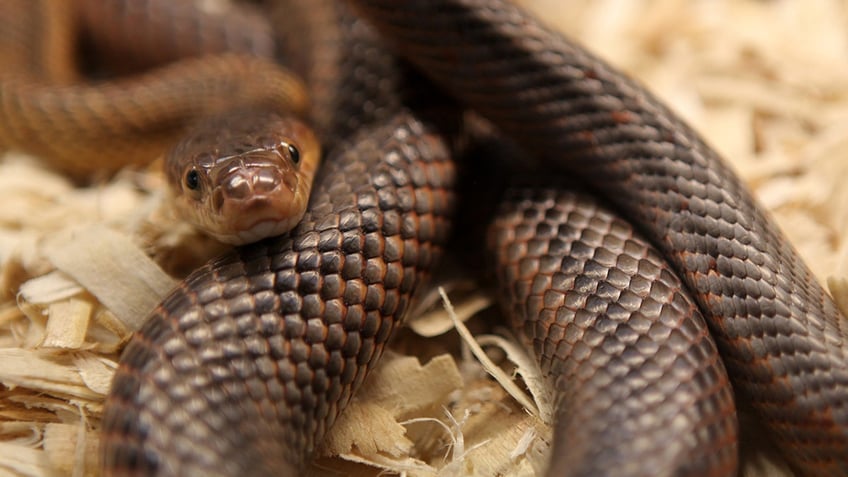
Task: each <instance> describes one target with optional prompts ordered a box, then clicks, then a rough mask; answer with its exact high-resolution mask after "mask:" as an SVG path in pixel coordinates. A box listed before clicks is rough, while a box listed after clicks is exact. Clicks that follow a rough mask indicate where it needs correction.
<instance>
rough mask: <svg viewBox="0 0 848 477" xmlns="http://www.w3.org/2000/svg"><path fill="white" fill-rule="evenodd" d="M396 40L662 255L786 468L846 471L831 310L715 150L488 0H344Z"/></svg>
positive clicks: (588, 57) (519, 14) (522, 17)
mask: <svg viewBox="0 0 848 477" xmlns="http://www.w3.org/2000/svg"><path fill="white" fill-rule="evenodd" d="M351 3H353V4H355V5H356V7H357V9H358V10H359V11H360V12H361V13H363V14H364V15H365V16H367V17H368V18H369V19H371V20H372V21H373V22H374V24H375V26H376V27H377V29H378V30H380V31H381V33H383V34H384V35H385V36H386V37H387V38H388V39H389V40H390V41H391V42H392V43H393V44H394V45H395V46H396V47H397V48H398V51H400V52H401V53H402V54H403V55H405V56H406V57H407V58H409V59H410V60H411V61H412V62H414V63H415V64H416V65H417V66H419V67H420V69H421V71H422V72H425V73H426V74H428V75H429V76H430V77H431V78H432V79H434V80H435V81H436V82H437V83H438V84H440V85H441V86H443V87H444V88H445V89H446V90H447V91H449V92H451V93H452V94H453V95H454V96H456V97H457V98H458V99H460V100H461V101H463V102H465V103H466V104H468V105H470V106H471V107H473V108H474V109H476V110H477V111H479V112H480V113H481V114H482V115H483V116H485V117H487V118H488V119H489V120H491V121H492V122H494V123H495V124H497V125H498V126H499V127H500V129H501V130H503V131H504V132H505V133H507V134H509V135H511V136H512V137H514V138H515V139H516V140H517V141H518V142H519V143H520V144H521V145H522V146H524V147H525V148H527V149H528V150H530V151H533V152H535V154H536V155H537V156H538V157H539V158H540V159H544V160H546V161H547V164H549V166H550V167H554V168H558V169H567V170H570V171H572V172H575V173H577V174H578V175H580V176H581V177H582V179H583V180H584V181H585V182H587V183H589V184H591V185H592V187H593V188H595V189H596V190H598V191H599V192H601V193H602V194H603V195H605V196H606V197H608V199H609V200H610V201H611V202H613V203H614V204H615V205H616V206H617V207H618V208H619V209H620V210H621V211H622V212H624V213H625V215H626V216H627V217H628V219H630V220H632V221H633V223H634V224H635V225H636V226H637V228H638V229H640V230H641V231H642V233H643V234H644V235H645V236H646V238H648V239H649V240H650V241H651V242H652V243H653V244H654V245H655V246H657V247H658V249H659V250H660V251H661V252H662V253H663V254H664V255H665V256H666V257H667V258H668V259H669V260H670V262H671V264H672V265H673V267H674V268H675V270H676V271H677V272H678V273H679V274H680V276H681V278H682V279H683V280H684V282H685V283H686V285H687V286H688V288H689V289H690V290H692V291H693V294H694V297H695V299H696V300H697V302H698V304H699V306H700V308H701V309H702V311H703V313H704V316H705V318H706V320H707V323H708V325H709V326H710V328H711V331H712V332H713V334H714V336H715V339H716V341H717V344H718V346H719V349H720V351H721V354H722V358H723V360H724V362H725V365H726V366H727V369H728V372H729V374H730V377H731V380H732V382H733V384H734V388H735V390H736V391H737V393H738V394H739V396H740V397H741V398H743V399H744V400H746V401H747V402H749V403H750V404H751V405H752V407H753V409H754V410H755V411H756V412H757V413H758V415H759V417H760V418H761V420H762V421H763V423H764V424H765V425H766V426H767V428H768V431H769V432H768V435H769V437H770V438H773V439H774V440H775V442H776V444H778V446H779V447H780V448H781V450H782V451H783V452H782V454H783V455H784V456H785V457H786V458H787V459H788V460H789V461H790V464H791V465H792V467H794V469H795V470H796V471H798V472H799V473H800V474H804V475H814V474H815V475H848V404H846V403H848V342H847V341H848V340H847V339H846V325H845V319H844V317H843V316H842V315H841V314H840V313H839V312H838V310H837V309H836V306H835V305H834V302H833V300H832V299H831V298H830V297H829V296H828V295H827V293H826V292H825V291H824V290H823V289H822V287H821V286H820V285H819V284H818V282H817V281H816V279H815V278H814V277H813V275H812V274H811V273H810V271H809V269H808V268H807V267H806V265H805V264H804V263H803V261H802V260H801V259H800V257H799V256H798V254H797V253H796V252H795V250H794V249H793V248H792V246H791V245H790V244H789V242H788V241H787V240H786V239H785V238H784V237H783V235H782V234H781V233H780V231H779V230H778V229H777V227H776V226H775V225H774V223H773V222H772V221H771V220H770V219H769V217H768V216H767V215H766V214H765V213H763V212H762V210H761V208H760V207H759V206H758V205H757V204H756V202H755V201H754V199H753V198H752V197H751V195H750V194H749V192H748V191H747V190H746V189H745V188H744V186H743V185H742V184H741V182H740V181H739V179H738V178H737V177H736V176H735V175H734V173H733V172H732V171H731V170H730V169H729V168H728V167H727V166H726V165H725V164H724V162H723V161H722V160H721V159H720V158H719V157H718V156H717V155H716V154H715V153H714V152H713V151H712V150H711V149H710V148H709V147H708V146H707V145H705V144H704V143H703V141H702V140H701V139H700V138H699V137H698V136H697V134H696V133H694V132H693V131H692V130H691V129H690V128H689V127H687V126H686V125H685V124H683V123H682V122H681V121H680V120H679V119H677V117H676V116H675V115H674V114H673V113H671V112H670V111H669V110H668V109H667V108H666V107H665V106H663V105H662V104H661V103H659V102H658V101H657V100H656V99H655V98H654V97H653V96H652V95H651V94H650V93H648V92H647V91H646V90H645V89H644V88H642V87H641V86H639V85H638V84H636V83H635V82H633V81H631V80H630V79H628V78H626V77H625V76H624V75H622V74H621V73H620V72H618V71H616V70H614V69H613V68H611V67H610V66H608V65H607V64H606V63H604V62H603V61H601V60H599V59H598V58H596V57H595V56H593V55H592V54H590V53H588V52H587V51H586V50H585V49H583V48H582V47H581V46H579V45H576V44H574V43H572V42H571V41H569V40H567V39H564V38H563V37H562V36H560V35H559V34H557V33H555V32H553V31H551V30H549V29H546V28H545V27H543V26H541V25H540V23H539V22H538V21H537V20H536V19H534V18H532V17H531V16H529V15H528V14H527V13H525V12H524V11H522V10H521V9H519V8H517V7H516V6H514V5H512V4H511V3H509V2H507V1H504V0H408V1H405V2H394V1H390V0H356V1H353V2H351Z"/></svg>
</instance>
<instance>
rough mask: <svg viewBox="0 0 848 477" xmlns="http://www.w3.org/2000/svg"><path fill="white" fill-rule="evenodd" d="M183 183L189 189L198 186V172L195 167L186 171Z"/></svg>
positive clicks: (194, 188)
mask: <svg viewBox="0 0 848 477" xmlns="http://www.w3.org/2000/svg"><path fill="white" fill-rule="evenodd" d="M185 185H186V187H188V188H189V189H191V190H197V189H199V188H200V173H199V172H197V169H192V170H190V171H188V172H187V173H186V176H185Z"/></svg>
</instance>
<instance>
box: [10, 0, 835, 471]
mask: <svg viewBox="0 0 848 477" xmlns="http://www.w3.org/2000/svg"><path fill="white" fill-rule="evenodd" d="M523 3H525V4H527V5H528V6H531V7H532V8H534V9H536V10H538V11H540V12H544V13H543V15H542V17H543V18H544V19H545V21H547V22H549V23H551V24H553V25H555V26H556V27H558V28H561V29H563V30H564V31H566V32H568V34H569V35H572V36H574V37H577V38H579V39H580V40H581V41H583V42H584V44H587V45H590V46H591V48H592V49H593V50H594V51H596V52H598V53H599V54H600V55H601V56H603V57H604V58H606V59H608V60H609V61H610V62H612V63H613V64H615V65H617V66H619V67H620V68H622V69H624V70H625V71H627V72H629V73H631V74H632V75H634V76H636V77H637V78H639V79H640V80H641V81H642V82H644V83H645V84H647V85H648V86H649V87H650V89H651V90H652V91H654V92H656V93H657V94H658V95H659V96H660V97H661V98H663V99H664V100H666V101H667V102H668V103H670V104H671V105H672V106H673V108H674V109H676V110H677V111H678V112H679V113H680V114H681V115H682V116H683V117H684V118H686V119H687V120H688V121H690V122H691V123H692V124H693V125H694V126H695V128H696V129H697V130H699V131H700V132H701V133H702V134H703V135H704V137H705V138H706V139H707V141H708V142H709V143H711V144H712V145H714V146H715V147H716V148H717V149H718V150H719V151H720V152H721V153H722V154H723V155H724V156H725V157H726V158H727V159H728V160H729V161H731V163H732V164H733V166H734V167H735V168H736V170H737V171H738V172H739V174H740V175H741V176H742V177H743V178H744V179H745V180H746V182H747V183H748V184H749V185H750V186H751V188H752V189H753V190H754V192H755V195H756V196H757V197H758V198H759V200H760V202H761V203H762V204H763V205H764V206H765V207H766V208H767V209H768V210H769V211H770V212H771V214H772V216H773V218H774V220H775V221H777V223H778V224H779V225H780V227H781V228H782V229H783V230H784V231H785V232H786V234H787V235H788V237H789V238H790V240H791V241H792V242H793V243H794V244H795V246H796V247H797V249H798V250H799V251H800V253H801V255H802V256H803V257H804V258H805V259H806V260H807V263H808V264H809V265H810V266H811V268H812V269H813V271H814V272H815V274H816V276H817V277H818V278H819V280H821V281H822V282H823V283H826V284H827V285H828V286H829V288H830V290H831V292H832V293H833V294H834V296H835V297H836V299H837V301H838V302H840V303H842V304H843V308H845V307H844V303H846V302H848V292H846V285H845V283H846V282H845V277H846V265H848V243H846V241H845V240H844V239H843V237H845V236H846V233H845V229H846V222H848V207H846V205H848V190H846V188H844V187H843V184H842V182H843V178H845V177H846V174H848V2H845V1H839V0H819V1H816V2H795V1H771V2H765V1H750V0H710V1H690V0H653V1H648V0H569V1H567V2H562V1H559V0H532V1H531V0H524V1H523ZM161 186H162V181H161V177H160V175H159V174H158V172H157V170H156V168H155V167H151V169H150V170H149V171H125V172H122V173H120V174H118V175H117V176H115V177H114V178H111V179H109V180H108V181H100V182H98V183H97V184H96V185H94V186H90V187H86V188H79V187H75V186H73V185H72V184H71V183H70V182H69V181H68V180H66V179H65V178H63V177H61V176H59V175H57V174H55V173H53V172H51V171H49V170H45V169H44V168H43V167H41V166H39V164H38V162H37V161H36V160H34V159H32V158H29V157H25V156H22V155H20V154H15V153H8V154H7V155H6V156H5V157H4V158H2V160H0V190H2V191H3V194H2V196H0V475H26V476H53V475H73V476H82V475H94V474H96V470H95V469H96V460H97V452H96V449H97V445H98V436H97V429H98V425H99V419H100V416H101V413H102V409H103V399H104V397H105V395H106V393H107V390H108V386H109V383H110V380H111V376H112V373H113V372H114V369H115V367H116V359H117V353H118V351H119V350H120V348H121V346H122V345H123V344H125V343H126V341H127V339H128V337H129V335H130V333H131V332H132V331H133V330H135V329H137V328H138V326H139V325H140V323H141V321H142V320H143V319H144V317H145V316H146V315H147V313H148V311H149V310H150V309H151V308H152V306H153V305H154V304H155V303H157V302H158V301H159V300H160V299H161V298H162V296H163V295H164V294H166V293H167V292H168V290H169V289H170V288H171V287H172V286H173V285H174V283H176V281H175V280H176V278H175V277H179V276H182V275H183V274H185V273H186V272H187V271H188V270H190V269H191V268H192V267H194V266H197V265H198V264H200V263H203V262H204V261H205V260H206V259H208V258H209V257H211V256H213V255H215V254H217V253H219V252H220V251H221V247H220V246H218V245H216V244H214V243H213V242H211V241H210V240H207V239H205V238H203V237H202V236H198V235H197V234H196V233H194V231H192V230H191V229H189V228H188V227H186V226H183V225H179V224H176V223H175V222H174V219H173V217H171V216H170V214H169V213H168V212H167V209H166V208H164V207H163V199H162V193H161ZM441 284H443V285H446V287H447V288H448V295H449V296H455V297H457V304H456V305H457V308H458V312H459V314H460V315H462V316H463V317H464V316H466V315H469V314H471V312H473V311H476V310H479V309H483V308H486V307H487V306H488V304H489V302H490V299H489V297H488V296H486V294H485V293H482V292H472V293H462V294H460V293H458V290H459V289H461V288H462V287H463V284H462V282H461V281H457V280H454V279H450V280H447V281H445V282H441ZM460 295H461V296H462V298H461V299H460V298H459V297H460ZM430 301H431V302H435V303H436V304H437V305H438V296H437V295H435V294H434V295H432V299H431V300H430ZM435 308H436V309H437V310H441V309H442V307H441V306H435ZM480 321H481V320H479V319H475V318H472V319H471V320H470V321H469V324H468V327H469V328H471V329H472V330H475V329H479V328H480V326H479V325H480ZM460 334H461V333H458V332H457V330H456V329H455V328H454V326H453V322H452V321H451V319H450V318H447V317H446V314H445V313H442V312H437V313H435V314H429V315H427V316H426V317H425V318H424V319H423V320H418V321H416V322H415V323H414V324H413V326H411V327H410V328H409V329H407V330H404V331H403V332H402V333H400V336H399V338H398V339H397V341H396V343H395V346H394V347H393V348H392V350H390V351H389V352H387V354H386V356H385V357H384V359H383V362H382V365H381V366H380V367H379V369H377V370H376V371H375V373H374V375H373V376H372V377H371V378H369V381H368V382H367V384H366V385H365V386H364V389H363V392H361V393H360V394H359V395H358V396H357V398H355V399H354V402H353V404H352V406H351V408H350V410H349V411H348V412H346V413H345V415H344V417H343V418H342V419H341V420H340V422H339V423H338V424H337V425H336V427H335V428H334V429H333V431H332V433H331V435H330V436H329V438H328V440H327V443H326V444H325V446H324V448H323V449H322V451H321V454H322V455H323V456H324V457H321V458H319V459H318V461H317V462H316V463H315V465H314V468H313V470H314V471H315V472H316V473H318V474H319V475H327V476H329V475H347V474H355V475H377V474H380V473H381V472H383V473H384V474H383V475H391V474H393V473H404V474H405V475H410V476H413V475H421V476H437V475H438V476H464V475H534V473H535V472H536V471H537V470H538V469H539V468H540V466H543V465H544V464H543V462H544V460H543V459H544V449H545V442H546V440H547V439H549V437H550V436H549V431H548V430H547V428H546V426H545V425H544V421H545V420H546V419H547V415H548V414H549V405H548V403H547V399H546V396H545V395H544V393H543V392H541V391H539V392H537V391H536V390H537V388H538V386H537V382H538V378H537V377H536V376H535V375H534V374H533V371H532V366H529V365H527V364H525V363H526V361H527V358H526V357H522V356H521V352H520V351H519V350H517V349H514V348H515V347H514V345H510V342H509V341H508V340H504V339H502V338H498V337H492V336H485V337H479V336H478V338H477V339H478V341H480V342H481V343H482V344H484V348H485V349H486V353H487V355H489V356H490V357H492V358H494V359H495V360H496V361H498V362H501V363H506V362H509V361H516V362H517V363H518V364H517V365H515V366H516V367H517V368H518V369H519V370H520V373H521V375H522V378H523V379H521V381H520V382H521V384H520V385H519V386H515V385H512V386H510V385H506V386H502V385H500V384H498V383H499V381H497V380H494V379H491V377H489V375H488V374H487V372H486V371H485V370H484V367H483V366H482V365H481V364H480V363H479V362H478V361H477V360H476V359H475V358H474V357H473V356H472V355H473V353H472V352H471V351H470V350H471V348H472V347H471V346H470V345H468V344H464V341H462V340H461V339H460V337H459V336H460ZM507 356H509V357H510V359H507V358H506V357H507ZM509 378H510V376H509V375H506V376H505V379H506V380H509ZM528 390H529V391H531V392H530V393H529V394H530V395H531V396H532V398H526V397H524V398H522V397H521V396H524V395H525V394H528ZM510 393H512V395H515V396H518V397H517V398H515V397H511V394H510ZM744 422H746V421H743V424H744ZM744 428H745V429H746V431H747V430H749V429H750V428H749V427H748V426H747V425H745V427H744ZM748 434H749V435H748V436H747V437H748V440H747V442H751V443H753V444H752V445H749V444H746V445H745V447H744V448H745V451H744V457H745V465H744V466H743V470H742V473H743V474H745V475H780V473H782V472H783V471H782V470H781V469H780V462H779V458H775V457H774V456H769V455H767V454H764V453H762V452H760V451H759V450H758V449H759V448H758V446H757V444H758V443H759V442H761V441H762V439H761V438H758V436H761V434H758V433H757V432H756V431H751V432H748ZM387 471H388V472H387Z"/></svg>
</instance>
